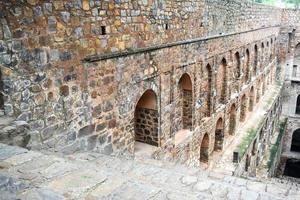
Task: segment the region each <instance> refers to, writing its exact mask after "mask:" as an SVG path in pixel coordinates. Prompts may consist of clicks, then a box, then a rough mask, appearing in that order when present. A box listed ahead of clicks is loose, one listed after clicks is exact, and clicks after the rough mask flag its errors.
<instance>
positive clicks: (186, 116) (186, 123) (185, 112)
mask: <svg viewBox="0 0 300 200" xmlns="http://www.w3.org/2000/svg"><path fill="white" fill-rule="evenodd" d="M178 88H179V96H180V106H181V125H182V129H192V126H193V116H192V115H193V89H192V88H193V87H192V81H191V78H190V76H189V75H188V74H187V73H185V74H183V75H182V76H181V78H180V79H179V83H178Z"/></svg>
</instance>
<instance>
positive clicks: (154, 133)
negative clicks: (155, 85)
mask: <svg viewBox="0 0 300 200" xmlns="http://www.w3.org/2000/svg"><path fill="white" fill-rule="evenodd" d="M158 117H159V115H158V109H157V96H156V93H155V92H154V91H153V90H151V89H149V90H147V91H145V92H144V93H143V95H142V96H141V97H140V99H139V100H138V103H137V104H136V107H135V111H134V133H135V141H138V142H142V143H146V144H150V145H153V146H158V142H159V141H158V140H159V139H158Z"/></svg>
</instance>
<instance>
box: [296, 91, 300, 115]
mask: <svg viewBox="0 0 300 200" xmlns="http://www.w3.org/2000/svg"><path fill="white" fill-rule="evenodd" d="M296 114H300V94H299V95H298V97H297V102H296Z"/></svg>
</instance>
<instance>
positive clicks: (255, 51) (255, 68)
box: [253, 45, 258, 77]
mask: <svg viewBox="0 0 300 200" xmlns="http://www.w3.org/2000/svg"><path fill="white" fill-rule="evenodd" d="M257 65H258V48H257V45H255V46H254V66H253V76H254V77H255V76H256V72H257Z"/></svg>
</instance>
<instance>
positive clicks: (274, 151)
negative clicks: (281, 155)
mask: <svg viewBox="0 0 300 200" xmlns="http://www.w3.org/2000/svg"><path fill="white" fill-rule="evenodd" d="M286 123H287V118H286V119H285V120H284V121H282V122H281V123H280V124H279V134H278V136H277V139H276V142H275V144H273V145H272V146H271V149H270V157H269V161H268V169H269V170H270V169H271V167H272V166H273V165H274V161H275V159H276V157H277V155H278V148H279V145H280V142H281V138H282V136H283V134H284V131H285V126H286Z"/></svg>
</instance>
